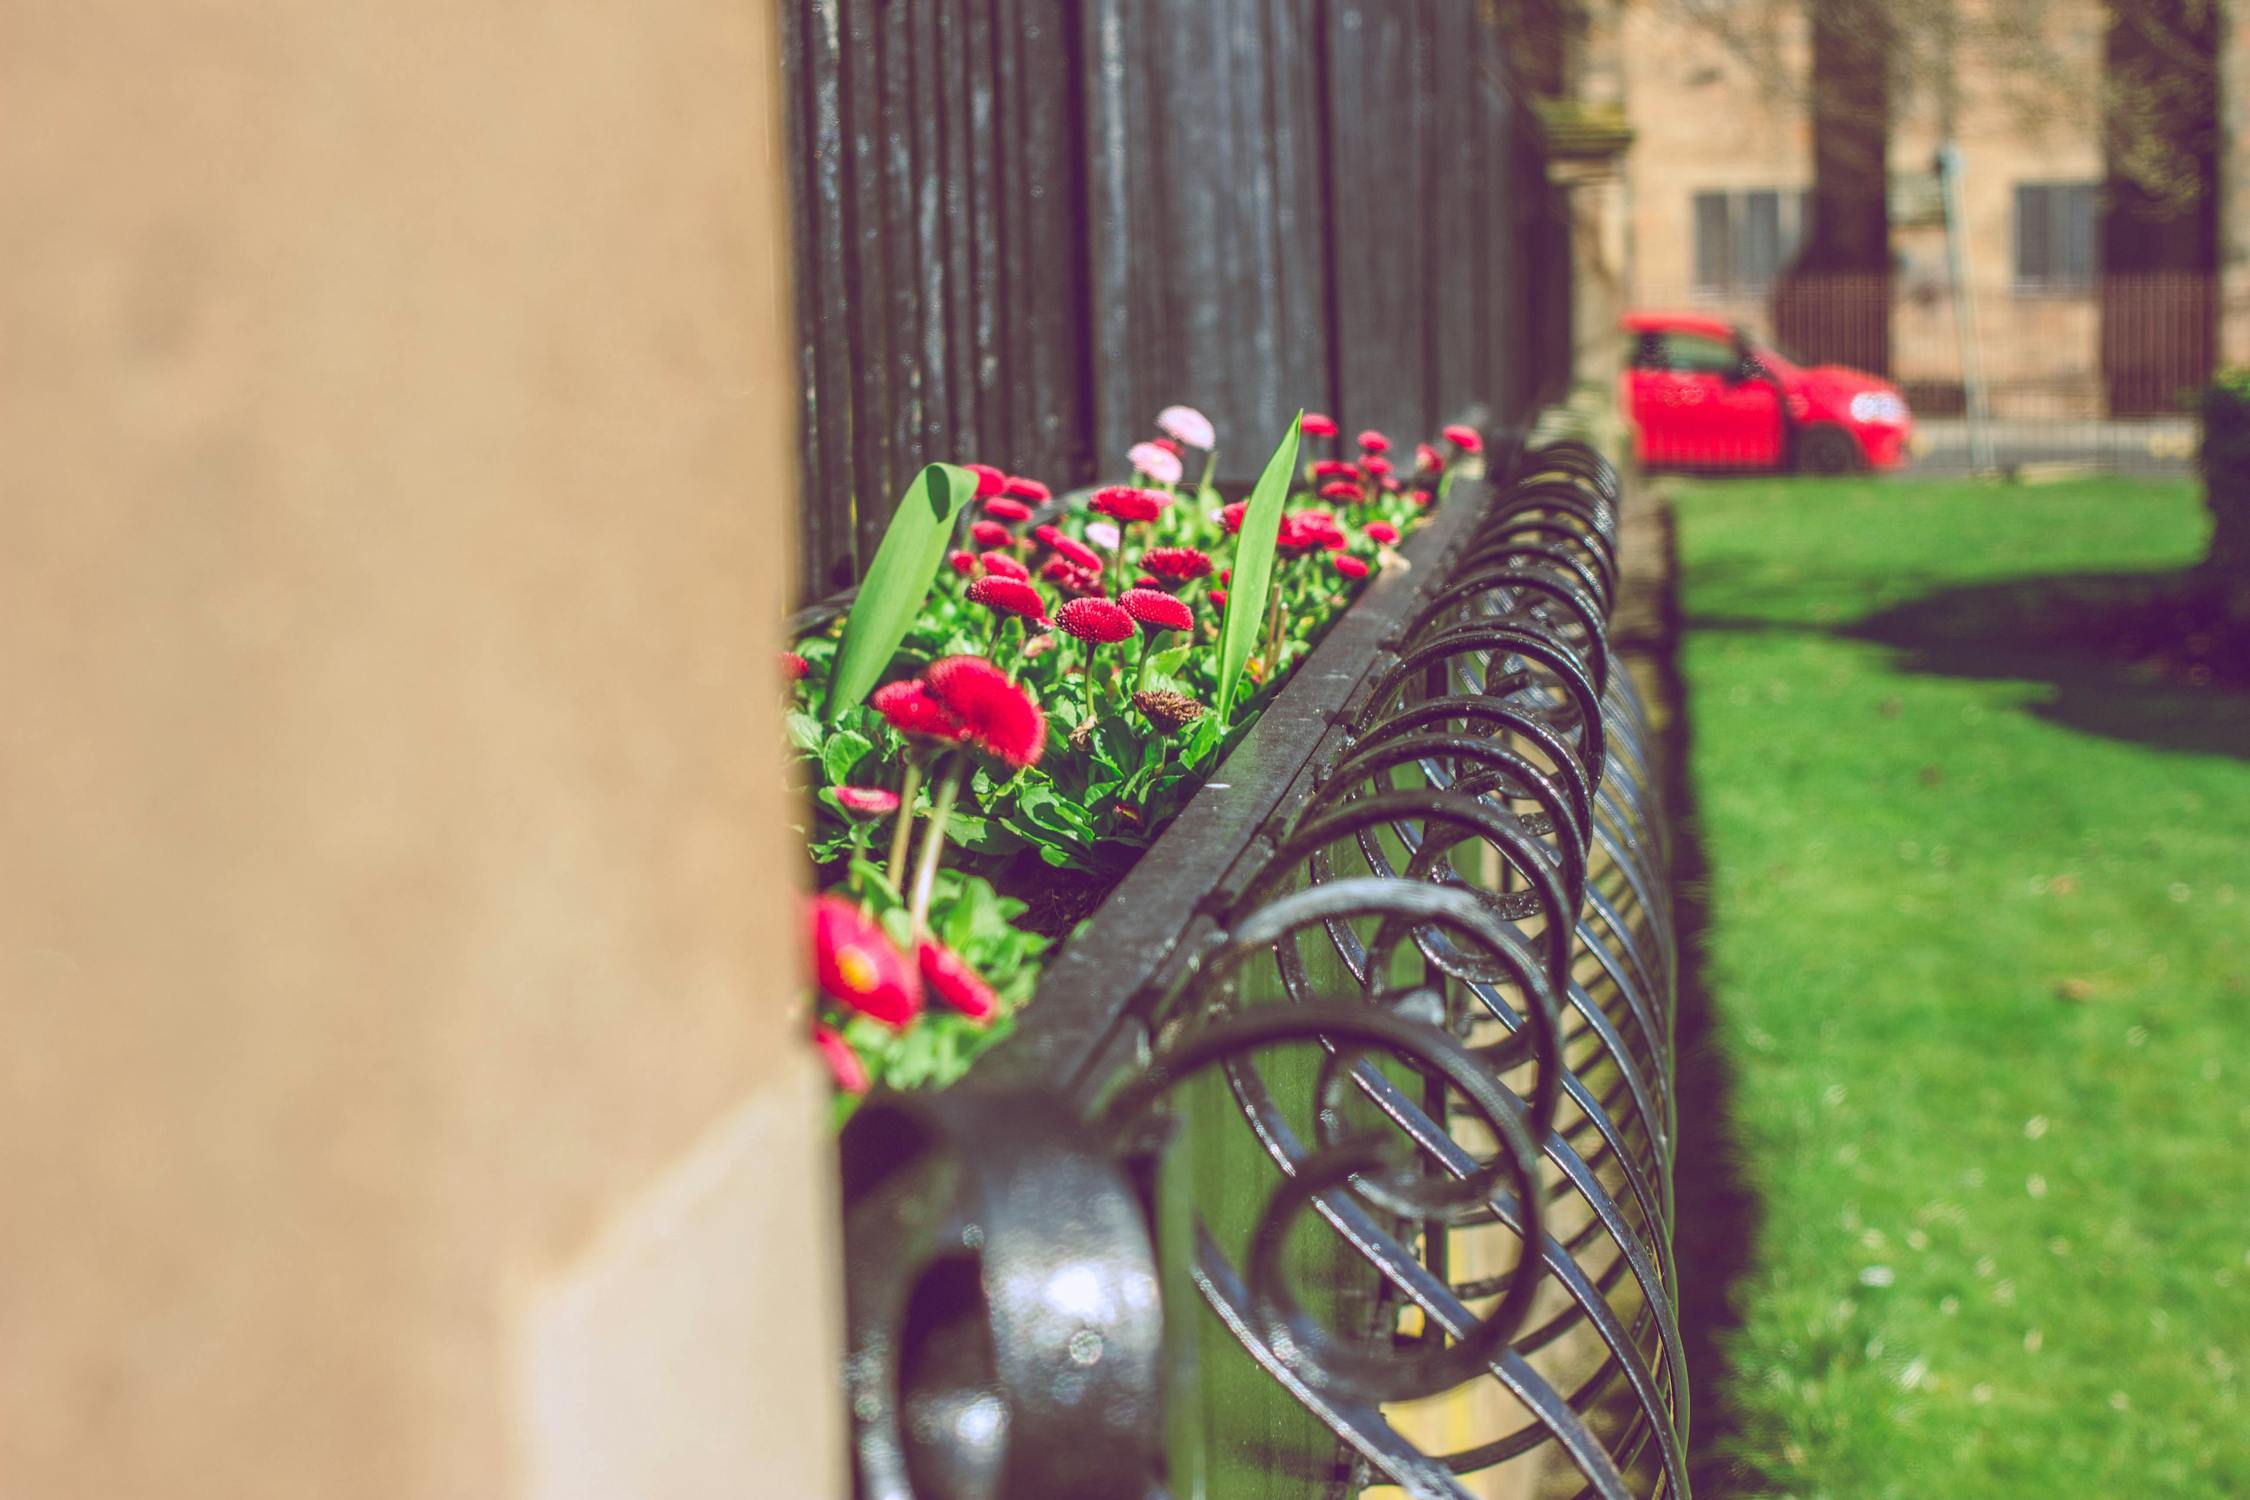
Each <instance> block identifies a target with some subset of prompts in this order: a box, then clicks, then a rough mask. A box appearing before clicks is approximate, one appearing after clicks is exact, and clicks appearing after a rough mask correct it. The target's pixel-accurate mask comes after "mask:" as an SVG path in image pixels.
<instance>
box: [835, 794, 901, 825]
mask: <svg viewBox="0 0 2250 1500" xmlns="http://www.w3.org/2000/svg"><path fill="white" fill-rule="evenodd" d="M836 803H837V805H838V806H839V807H841V808H843V810H844V811H845V812H848V813H851V814H853V815H854V816H856V817H862V818H881V817H887V816H889V815H890V814H892V813H895V812H897V811H898V793H896V792H886V791H884V790H883V789H882V788H881V787H879V786H840V787H838V788H836Z"/></svg>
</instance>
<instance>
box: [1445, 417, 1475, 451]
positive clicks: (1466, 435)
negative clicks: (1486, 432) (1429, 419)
mask: <svg viewBox="0 0 2250 1500" xmlns="http://www.w3.org/2000/svg"><path fill="white" fill-rule="evenodd" d="M1438 436H1439V437H1441V438H1444V439H1445V440H1446V441H1447V442H1449V443H1451V444H1452V445H1453V446H1454V447H1456V448H1458V449H1460V450H1461V451H1462V452H1463V453H1482V452H1483V451H1484V438H1483V437H1482V435H1480V434H1479V433H1478V432H1477V430H1476V429H1475V428H1474V427H1463V426H1460V425H1458V424H1456V425H1454V426H1451V427H1447V428H1445V429H1443V430H1442V431H1440V432H1439V433H1438Z"/></svg>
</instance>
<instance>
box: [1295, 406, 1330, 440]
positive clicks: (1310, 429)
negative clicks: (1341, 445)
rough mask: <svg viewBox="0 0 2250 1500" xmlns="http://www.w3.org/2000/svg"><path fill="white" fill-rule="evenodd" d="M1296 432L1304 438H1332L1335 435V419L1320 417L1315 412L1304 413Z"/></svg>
mask: <svg viewBox="0 0 2250 1500" xmlns="http://www.w3.org/2000/svg"><path fill="white" fill-rule="evenodd" d="M1297 430H1298V431H1299V432H1301V433H1303V434H1304V435H1305V436H1306V437H1334V436H1335V435H1336V419H1335V418H1334V417H1326V416H1322V415H1321V414H1320V413H1319V412H1317V411H1308V412H1306V413H1305V417H1304V420H1303V421H1301V422H1299V423H1298V424H1297Z"/></svg>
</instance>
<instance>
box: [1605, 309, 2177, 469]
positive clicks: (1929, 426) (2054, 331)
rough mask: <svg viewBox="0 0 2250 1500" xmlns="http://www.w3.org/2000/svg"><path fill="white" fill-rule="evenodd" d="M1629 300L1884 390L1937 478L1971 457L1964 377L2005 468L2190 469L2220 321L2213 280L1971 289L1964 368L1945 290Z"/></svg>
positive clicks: (1922, 463)
mask: <svg viewBox="0 0 2250 1500" xmlns="http://www.w3.org/2000/svg"><path fill="white" fill-rule="evenodd" d="M1633 302H1634V306H1635V307H1636V308H1640V309H1646V310H1672V309H1683V310H1694V311H1700V312H1709V313H1714V314H1718V315H1720V316H1723V317H1726V318H1729V319H1731V320H1733V321H1736V322H1738V323H1740V324H1741V325H1743V326H1744V327H1745V328H1748V329H1750V330H1751V331H1753V332H1754V333H1755V334H1756V335H1757V336H1759V337H1760V338H1770V339H1778V341H1779V344H1780V348H1781V351H1782V353H1783V354H1785V355H1786V356H1789V357H1791V358H1794V359H1796V360H1798V361H1799V362H1801V363H1807V364H1831V363H1832V364H1841V365H1848V366H1851V367H1853V368H1856V369H1863V370H1866V371H1868V372H1869V373H1872V374H1877V375H1882V376H1885V377H1887V378H1889V379H1890V380H1892V381H1894V382H1896V383H1897V385H1898V386H1899V388H1900V390H1901V391H1902V393H1903V394H1904V395H1905V397H1906V401H1907V404H1908V406H1909V407H1910V408H1911V409H1912V411H1913V413H1914V420H1915V428H1916V436H1915V440H1914V442H1913V444H1912V452H1913V463H1912V466H1913V467H1914V468H1917V469H1922V470H1929V471H1944V472H1952V471H1960V470H1965V469H1968V468H1970V467H1972V466H1973V464H1974V463H1975V461H1976V460H1977V458H1978V456H1979V455H1978V451H1977V450H1978V445H1977V443H1976V442H1975V441H1974V440H1975V438H1976V437H1977V436H1978V434H1977V433H1976V432H1975V430H1974V426H1973V424H1972V416H1973V412H1972V407H1971V400H1970V396H1971V389H1972V382H1971V380H1970V378H1969V377H1970V375H1972V374H1981V376H1982V381H1983V388H1984V409H1985V413H1986V414H1987V416H1988V423H1987V425H1986V433H1985V435H1986V436H1987V437H1988V438H1989V443H1990V456H1991V460H1992V461H1993V462H1994V463H1996V464H1998V465H1999V466H2001V467H2003V468H2006V467H2017V466H2022V465H2026V464H2047V463H2062V464H2086V465H2090V466H2098V467H2103V468H2113V469H2123V470H2131V471H2147V472H2167V471H2178V470H2184V469H2186V468H2187V467H2189V466H2190V465H2191V464H2192V463H2193V460H2194V450H2195V440H2196V439H2195V433H2196V426H2195V416H2194V405H2195V397H2196V393H2197V391H2198V390H2199V389H2200V388H2201V387H2202V386H2203V384H2204V383H2205V382H2207V381H2208V380H2209V379H2210V376H2211V373H2212V370H2213V368H2214V365H2215V359H2216V349H2217V326H2218V316H2219V312H2220V304H2219V297H2218V290H2217V286H2216V282H2215V279H2214V278H2212V277H2209V276H2199V275H2146V276H2123V275H2119V276H2102V277H2096V278H2093V279H2091V280H2088V281H2085V282H2083V283H2079V284H2073V285H2039V286H2030V285H2010V284H2005V283H2003V284H1999V285H1978V286H1975V287H1974V288H1973V289H1972V294H1971V296H1970V298H1969V307H1968V312H1969V314H1970V316H1969V318H1968V319H1967V323H1968V325H1969V327H1970V328H1971V329H1973V337H1972V338H1971V339H1970V340H1969V341H1968V344H1967V350H1966V352H1967V356H1968V357H1967V358H1966V360H1965V359H1964V329H1963V319H1962V317H1961V312H1962V308H1961V306H1960V304H1959V303H1957V301H1956V299H1955V297H1954V295H1953V293H1952V291H1951V289H1950V288H1949V287H1948V286H1947V284H1945V283H1944V282H1943V281H1930V280H1916V279H1912V278H1909V277H1905V276H1888V277H1884V276H1844V275H1817V276H1790V277H1785V278H1783V279H1782V280H1781V281H1779V282H1777V283H1775V284H1774V285H1773V286H1771V287H1768V288H1765V289H1762V290H1760V291H1757V292H1749V293H1741V292H1728V291H1720V290H1714V289H1710V288H1700V287H1684V288H1642V289H1640V290H1638V291H1637V293H1636V295H1635V296H1634V299H1633Z"/></svg>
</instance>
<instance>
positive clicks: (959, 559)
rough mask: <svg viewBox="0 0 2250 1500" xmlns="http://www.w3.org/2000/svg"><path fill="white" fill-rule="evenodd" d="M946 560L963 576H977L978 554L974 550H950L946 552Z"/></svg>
mask: <svg viewBox="0 0 2250 1500" xmlns="http://www.w3.org/2000/svg"><path fill="white" fill-rule="evenodd" d="M945 560H946V563H947V565H948V566H950V567H951V568H952V569H953V571H954V572H956V573H959V574H960V575H961V576H962V577H964V578H974V577H976V576H977V555H976V554H975V553H974V552H965V551H953V552H948V553H946V554H945Z"/></svg>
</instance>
